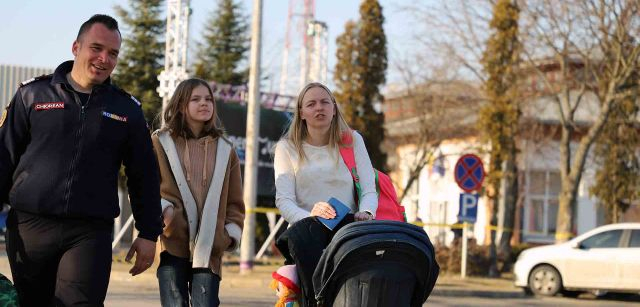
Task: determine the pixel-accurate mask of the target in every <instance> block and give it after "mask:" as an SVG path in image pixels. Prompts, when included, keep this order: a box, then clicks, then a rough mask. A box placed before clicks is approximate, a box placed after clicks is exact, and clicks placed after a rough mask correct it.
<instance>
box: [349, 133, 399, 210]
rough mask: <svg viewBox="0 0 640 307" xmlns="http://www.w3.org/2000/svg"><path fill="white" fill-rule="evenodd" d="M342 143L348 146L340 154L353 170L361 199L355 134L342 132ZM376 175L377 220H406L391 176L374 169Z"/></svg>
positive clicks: (354, 182)
mask: <svg viewBox="0 0 640 307" xmlns="http://www.w3.org/2000/svg"><path fill="white" fill-rule="evenodd" d="M342 143H343V144H344V145H347V146H341V147H340V155H341V156H342V160H344V164H346V165H347V168H348V169H349V171H350V172H351V177H353V184H354V185H355V186H356V193H357V195H356V197H357V198H358V199H360V196H361V194H362V189H361V187H360V179H359V177H358V171H357V169H356V159H355V155H354V153H353V146H350V145H352V144H353V136H352V134H351V131H348V132H343V133H342ZM373 170H374V173H375V175H376V192H378V210H377V211H376V220H389V221H399V222H406V221H407V217H406V216H405V213H404V207H403V206H402V205H400V203H399V202H398V196H397V195H396V189H395V188H394V187H393V183H392V182H391V178H389V176H387V174H385V173H382V172H380V171H378V170H377V169H373Z"/></svg>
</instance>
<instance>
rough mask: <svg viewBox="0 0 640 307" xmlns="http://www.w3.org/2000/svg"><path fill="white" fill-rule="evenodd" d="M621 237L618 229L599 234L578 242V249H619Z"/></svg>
mask: <svg viewBox="0 0 640 307" xmlns="http://www.w3.org/2000/svg"><path fill="white" fill-rule="evenodd" d="M621 236H622V230H620V229H617V230H610V231H605V232H601V233H598V234H595V235H593V236H591V237H589V238H587V239H585V240H583V241H582V242H580V247H581V248H586V249H589V248H613V247H619V245H620V237H621Z"/></svg>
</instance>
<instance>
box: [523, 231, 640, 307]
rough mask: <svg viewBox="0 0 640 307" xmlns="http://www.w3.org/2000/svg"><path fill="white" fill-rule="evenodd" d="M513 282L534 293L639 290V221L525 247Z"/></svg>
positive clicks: (550, 294)
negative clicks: (562, 240) (548, 243)
mask: <svg viewBox="0 0 640 307" xmlns="http://www.w3.org/2000/svg"><path fill="white" fill-rule="evenodd" d="M514 273H515V279H516V280H515V285H516V286H518V287H523V288H525V290H530V291H531V292H533V293H534V294H537V295H544V296H553V295H556V294H557V293H558V292H560V291H576V290H577V291H609V292H640V223H621V224H610V225H605V226H601V227H598V228H595V229H593V230H591V231H588V232H586V233H584V234H582V235H580V236H578V237H576V238H574V239H572V240H570V241H568V242H565V243H560V244H556V245H548V246H540V247H534V248H530V249H527V250H524V251H523V252H522V253H521V254H520V256H519V257H518V260H517V261H516V264H515V267H514Z"/></svg>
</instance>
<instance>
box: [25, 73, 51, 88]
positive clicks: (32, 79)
mask: <svg viewBox="0 0 640 307" xmlns="http://www.w3.org/2000/svg"><path fill="white" fill-rule="evenodd" d="M52 76H53V74H49V75H41V76H38V77H33V78H31V79H29V80H25V81H22V82H20V86H19V87H23V86H25V85H27V84H29V83H32V82H34V81H38V80H42V79H46V78H51V77H52Z"/></svg>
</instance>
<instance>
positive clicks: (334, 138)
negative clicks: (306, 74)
mask: <svg viewBox="0 0 640 307" xmlns="http://www.w3.org/2000/svg"><path fill="white" fill-rule="evenodd" d="M317 87H318V88H321V89H323V90H325V91H326V92H327V93H328V94H329V97H331V102H333V107H334V109H335V111H336V114H335V116H333V118H332V119H331V126H330V127H329V148H331V149H337V148H338V147H339V146H342V145H343V144H342V133H343V132H345V131H350V128H349V125H348V124H347V121H346V120H345V119H344V117H343V116H342V113H340V108H338V103H337V102H336V97H335V96H333V93H331V90H329V88H327V87H326V86H325V85H324V84H322V83H319V82H312V83H309V84H307V85H306V86H305V87H304V88H302V90H301V91H300V93H299V94H298V99H297V102H296V109H295V111H294V112H293V119H292V120H291V125H289V129H288V130H287V132H286V133H285V135H284V139H285V140H288V141H289V142H290V143H291V144H292V145H293V146H294V147H295V148H296V151H297V152H298V156H299V159H300V162H301V163H302V162H304V161H305V159H306V156H305V154H304V150H303V149H302V143H303V142H304V140H305V139H306V138H307V136H308V134H309V132H308V130H307V123H306V122H305V121H304V120H303V119H302V117H301V116H300V110H301V109H302V100H303V99H304V95H305V94H306V93H307V92H308V91H309V90H310V89H312V88H317Z"/></svg>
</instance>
